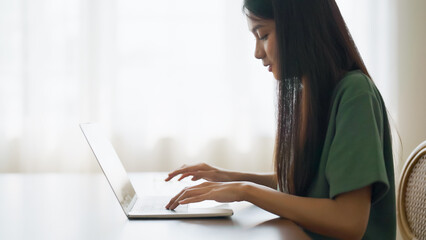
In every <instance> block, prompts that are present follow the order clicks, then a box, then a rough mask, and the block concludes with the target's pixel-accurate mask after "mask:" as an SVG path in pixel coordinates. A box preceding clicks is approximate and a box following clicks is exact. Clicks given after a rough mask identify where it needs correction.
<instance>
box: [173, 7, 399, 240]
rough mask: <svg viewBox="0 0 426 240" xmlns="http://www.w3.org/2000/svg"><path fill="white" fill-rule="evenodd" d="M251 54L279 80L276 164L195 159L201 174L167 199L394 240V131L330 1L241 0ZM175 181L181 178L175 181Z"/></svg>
mask: <svg viewBox="0 0 426 240" xmlns="http://www.w3.org/2000/svg"><path fill="white" fill-rule="evenodd" d="M244 12H245V13H246V16H247V21H248V25H249V28H250V30H251V31H252V32H253V34H254V36H255V38H256V48H255V57H256V58H258V59H261V60H262V62H263V65H264V66H267V67H268V69H269V71H271V72H272V73H273V75H274V77H275V78H276V79H277V81H278V88H279V91H278V119H277V120H278V126H277V134H276V142H275V153H274V162H275V172H274V173H271V174H250V173H240V172H232V171H227V170H223V169H219V168H215V167H212V166H209V165H207V164H204V163H202V164H197V165H192V166H185V165H184V166H183V167H181V168H180V169H178V170H176V171H173V172H171V173H169V176H168V178H167V179H166V181H169V180H170V179H172V178H173V177H175V176H176V175H178V174H182V175H181V177H180V179H183V178H185V177H188V176H192V180H198V179H206V180H208V181H207V182H205V183H202V184H200V185H197V186H193V187H188V188H185V189H184V190H182V191H181V192H180V193H179V194H178V195H176V196H175V197H174V198H173V199H171V201H170V203H169V204H168V205H167V206H166V208H167V209H174V208H176V207H177V206H178V205H179V204H188V203H194V202H199V201H203V200H216V201H218V202H233V201H249V202H251V203H253V204H255V205H257V206H259V207H261V208H263V209H265V210H267V211H269V212H272V213H274V214H277V215H279V216H281V217H283V218H287V219H290V220H292V221H294V222H296V223H297V224H299V225H300V226H302V227H303V228H304V229H305V230H306V232H307V233H309V234H310V235H311V237H313V238H314V239H329V238H339V239H360V238H364V239H395V234H396V233H395V232H396V221H395V195H394V190H395V186H394V177H393V176H394V174H393V159H392V146H391V134H390V129H389V123H388V118H387V114H386V108H385V105H384V103H383V100H382V97H381V95H380V93H379V91H378V90H377V88H376V87H375V85H374V83H373V82H372V81H371V80H370V76H369V73H368V72H367V69H366V67H365V65H364V63H363V61H362V59H361V57H360V55H359V53H358V51H357V49H356V46H355V44H354V42H353V41H352V38H351V36H350V34H349V32H348V30H347V28H346V25H345V23H344V20H343V18H342V16H341V14H340V11H339V9H338V7H337V5H336V3H335V1H334V0H245V1H244ZM180 179H179V180H180Z"/></svg>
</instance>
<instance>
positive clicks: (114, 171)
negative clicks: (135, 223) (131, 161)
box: [80, 123, 136, 214]
mask: <svg viewBox="0 0 426 240" xmlns="http://www.w3.org/2000/svg"><path fill="white" fill-rule="evenodd" d="M80 128H81V130H82V131H83V134H84V136H85V137H86V140H87V142H88V143H89V145H90V147H91V148H92V151H93V153H94V154H95V156H96V159H97V160H98V163H99V165H100V166H101V168H102V171H103V172H104V174H105V176H106V178H107V179H108V182H109V184H110V186H111V188H112V190H113V191H114V193H115V196H116V197H117V199H118V201H119V202H120V204H121V206H122V208H123V210H124V212H125V213H126V214H127V213H128V212H129V210H130V208H131V207H132V206H130V204H131V203H132V200H133V198H134V197H135V196H136V192H135V189H134V188H133V186H132V184H131V183H130V179H129V176H127V173H126V170H125V169H124V166H123V164H122V163H121V161H120V159H119V158H118V155H117V153H116V152H115V150H114V148H113V146H112V144H111V143H110V142H109V141H108V139H107V137H106V136H105V134H104V133H103V132H102V130H101V128H100V127H99V125H97V124H95V123H82V124H80Z"/></svg>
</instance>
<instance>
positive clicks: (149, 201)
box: [133, 196, 188, 213]
mask: <svg viewBox="0 0 426 240" xmlns="http://www.w3.org/2000/svg"><path fill="white" fill-rule="evenodd" d="M171 198H172V197H163V196H160V197H142V198H140V199H138V201H137V202H136V204H135V206H134V207H133V210H136V211H141V212H153V211H155V212H158V211H162V212H163V211H165V212H168V213H173V212H174V211H171V210H167V209H166V205H167V204H168V203H169V201H170V199H171ZM187 209H188V205H179V206H178V207H177V208H176V210H179V211H182V210H183V211H185V210H187Z"/></svg>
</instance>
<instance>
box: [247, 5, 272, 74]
mask: <svg viewBox="0 0 426 240" xmlns="http://www.w3.org/2000/svg"><path fill="white" fill-rule="evenodd" d="M247 23H248V26H249V30H250V31H251V32H252V33H253V35H254V36H255V38H256V48H255V50H254V57H255V58H257V59H261V60H262V62H263V65H264V66H265V67H268V70H269V71H270V72H272V74H273V75H274V78H275V79H277V80H278V79H279V67H278V59H277V51H276V38H275V22H274V20H272V19H262V18H258V17H256V16H254V15H253V14H251V13H248V14H247Z"/></svg>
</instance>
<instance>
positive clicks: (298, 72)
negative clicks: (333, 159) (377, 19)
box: [243, 0, 370, 196]
mask: <svg viewBox="0 0 426 240" xmlns="http://www.w3.org/2000/svg"><path fill="white" fill-rule="evenodd" d="M243 9H244V11H245V12H246V14H247V16H249V14H248V13H250V15H254V16H256V17H258V18H262V19H273V20H274V21H275V29H276V41H277V51H278V52H277V53H278V64H279V70H280V71H279V73H280V79H279V81H278V114H277V121H278V126H277V135H276V141H275V153H274V162H275V169H276V174H277V180H278V185H279V187H280V190H281V191H284V192H288V193H291V194H295V195H299V196H304V195H306V194H307V190H308V187H309V185H310V183H311V181H312V179H313V178H314V177H315V176H314V174H315V173H316V169H317V167H318V164H319V160H320V157H321V152H322V148H323V144H324V140H325V134H326V130H327V125H328V121H329V114H330V113H329V111H330V105H331V97H332V93H333V90H334V88H335V87H336V85H337V83H338V82H339V81H340V80H341V79H342V77H343V76H344V75H345V73H346V72H348V71H351V70H356V69H359V70H361V71H362V72H363V73H364V74H366V75H367V76H369V77H370V75H369V73H368V71H367V69H366V67H365V65H364V62H363V61H362V58H361V56H360V54H359V52H358V50H357V48H356V46H355V43H354V41H353V40H352V37H351V35H350V33H349V31H348V29H347V27H346V24H345V22H344V20H343V17H342V15H341V13H340V10H339V8H338V6H337V4H336V2H335V1H334V0H244V5H243ZM247 11H248V12H247ZM249 17H250V16H249ZM302 92H303V95H304V98H303V99H304V100H305V101H306V102H303V101H302ZM302 103H303V105H304V106H303V109H302ZM302 114H303V115H302ZM302 117H303V119H302ZM302 120H304V121H302ZM302 123H303V124H302ZM302 129H304V131H302ZM303 133H304V134H303Z"/></svg>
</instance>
